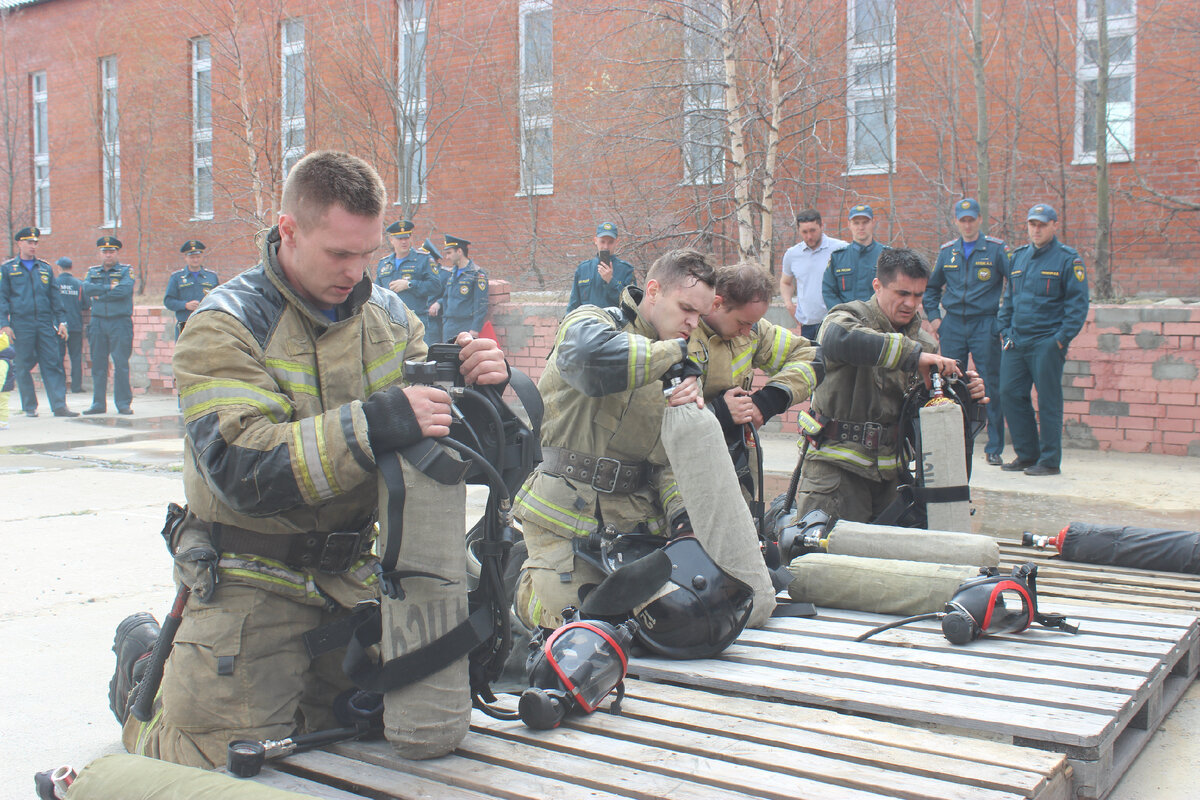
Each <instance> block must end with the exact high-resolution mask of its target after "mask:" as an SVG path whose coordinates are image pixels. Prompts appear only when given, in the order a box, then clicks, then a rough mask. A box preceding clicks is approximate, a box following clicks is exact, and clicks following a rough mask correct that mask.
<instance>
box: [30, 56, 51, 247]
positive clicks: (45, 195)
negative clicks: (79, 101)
mask: <svg viewBox="0 0 1200 800" xmlns="http://www.w3.org/2000/svg"><path fill="white" fill-rule="evenodd" d="M29 77H30V81H29V83H30V90H31V91H30V96H31V97H32V100H33V108H32V109H31V110H32V113H31V114H30V118H31V119H32V121H33V224H34V225H36V226H37V227H39V228H41V230H42V233H49V232H50V115H49V108H48V105H47V101H48V99H49V92H48V91H47V87H46V73H45V71H42V72H34V73H33V74H32V75H30V76H29Z"/></svg>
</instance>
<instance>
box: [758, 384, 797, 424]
mask: <svg viewBox="0 0 1200 800" xmlns="http://www.w3.org/2000/svg"><path fill="white" fill-rule="evenodd" d="M750 400H751V401H752V402H753V403H754V407H755V408H757V409H758V413H759V414H761V415H762V422H763V423H765V422H767V421H768V420H769V419H771V418H772V417H774V416H776V415H778V414H782V413H783V412H785V411H787V409H788V406H789V405H791V403H792V395H791V393H790V392H788V391H787V390H786V389H783V388H781V387H779V386H764V387H762V388H761V389H759V390H758V391H757V392H755V393H754V394H752V395H750ZM759 424H760V425H761V424H762V423H759Z"/></svg>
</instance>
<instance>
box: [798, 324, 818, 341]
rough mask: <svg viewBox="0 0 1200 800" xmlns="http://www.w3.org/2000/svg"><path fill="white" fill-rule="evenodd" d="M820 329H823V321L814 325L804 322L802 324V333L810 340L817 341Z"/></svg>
mask: <svg viewBox="0 0 1200 800" xmlns="http://www.w3.org/2000/svg"><path fill="white" fill-rule="evenodd" d="M819 330H821V323H819V322H817V323H814V324H812V325H805V324H803V323H801V325H800V335H801V336H803V337H804V338H805V339H808V340H809V341H810V342H814V343H815V342H816V341H817V331H819Z"/></svg>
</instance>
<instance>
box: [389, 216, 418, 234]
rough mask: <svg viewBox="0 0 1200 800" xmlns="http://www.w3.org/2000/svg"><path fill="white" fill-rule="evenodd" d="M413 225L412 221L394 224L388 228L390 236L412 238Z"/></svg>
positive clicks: (404, 220) (401, 221) (405, 220)
mask: <svg viewBox="0 0 1200 800" xmlns="http://www.w3.org/2000/svg"><path fill="white" fill-rule="evenodd" d="M413 227H414V226H413V224H412V221H411V220H407V219H402V220H400V221H399V222H393V223H392V224H391V225H388V226H387V233H388V236H412V232H413Z"/></svg>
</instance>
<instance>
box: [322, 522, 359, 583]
mask: <svg viewBox="0 0 1200 800" xmlns="http://www.w3.org/2000/svg"><path fill="white" fill-rule="evenodd" d="M361 542H362V531H334V532H333V533H330V534H328V535H326V537H325V546H324V547H322V548H321V555H320V557H319V559H318V560H317V570H318V571H320V572H332V573H335V574H336V573H341V572H346V571H347V570H349V569H350V565H351V564H353V563H354V559H355V558H356V557H357V556H358V552H359V550H360V549H361Z"/></svg>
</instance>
